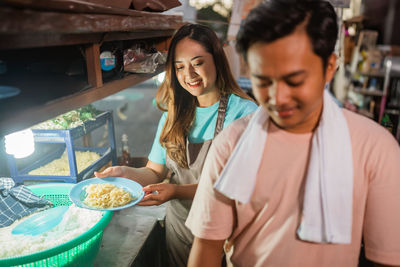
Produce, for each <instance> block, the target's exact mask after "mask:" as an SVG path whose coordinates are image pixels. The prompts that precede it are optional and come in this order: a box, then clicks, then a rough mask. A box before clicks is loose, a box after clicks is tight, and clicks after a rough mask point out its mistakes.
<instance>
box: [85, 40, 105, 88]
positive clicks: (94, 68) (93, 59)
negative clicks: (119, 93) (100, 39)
mask: <svg viewBox="0 0 400 267" xmlns="http://www.w3.org/2000/svg"><path fill="white" fill-rule="evenodd" d="M85 55H86V69H87V75H88V83H89V84H90V85H91V86H93V87H101V86H103V78H102V76H101V66H100V45H99V44H91V45H89V46H88V47H87V48H86V49H85Z"/></svg>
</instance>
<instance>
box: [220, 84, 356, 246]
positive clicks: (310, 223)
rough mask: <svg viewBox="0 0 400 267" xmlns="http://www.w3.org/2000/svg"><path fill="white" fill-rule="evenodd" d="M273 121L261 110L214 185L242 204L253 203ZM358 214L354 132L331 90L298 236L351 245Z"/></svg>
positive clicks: (314, 148)
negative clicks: (354, 196)
mask: <svg viewBox="0 0 400 267" xmlns="http://www.w3.org/2000/svg"><path fill="white" fill-rule="evenodd" d="M268 118H269V116H268V113H267V112H266V110H265V109H264V108H263V107H262V106H260V107H259V108H258V109H257V110H256V112H255V114H254V115H253V117H252V118H251V120H250V122H249V124H248V126H247V128H246V129H245V131H244V132H243V134H242V136H241V137H240V139H239V141H238V143H237V145H236V147H235V149H234V151H233V153H232V154H231V156H230V158H229V160H228V162H227V164H226V165H225V168H224V169H223V171H222V173H221V175H220V177H219V178H218V180H217V181H216V183H215V185H214V187H215V188H216V190H218V191H219V192H221V193H222V194H224V195H226V196H227V197H229V198H231V199H234V200H237V201H239V202H242V203H248V202H249V201H250V198H251V195H252V193H253V191H254V187H255V184H256V179H257V173H258V169H259V166H260V162H261V158H262V156H263V152H264V146H265V144H266V140H267V132H268V129H267V125H268ZM243 177H246V179H243ZM301 178H302V177H299V179H301ZM352 214H353V156H352V149H351V140H350V133H349V129H348V125H347V122H346V118H345V117H344V115H343V112H342V111H341V109H340V108H339V106H338V105H337V104H336V103H335V102H334V100H333V99H332V96H331V95H329V93H328V92H326V91H325V92H324V101H323V111H322V115H321V119H320V121H319V125H318V127H317V129H316V130H315V132H314V134H313V137H312V145H311V153H310V160H309V166H308V171H307V177H306V185H305V195H304V203H303V217H302V221H301V223H300V226H299V228H298V230H297V235H298V237H299V238H300V239H302V240H305V241H310V242H318V243H337V244H349V243H351V234H352V231H351V230H352Z"/></svg>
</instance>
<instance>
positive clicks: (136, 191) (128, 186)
mask: <svg viewBox="0 0 400 267" xmlns="http://www.w3.org/2000/svg"><path fill="white" fill-rule="evenodd" d="M105 183H109V184H113V185H115V186H117V187H119V188H122V189H124V190H126V191H128V192H129V193H130V194H131V195H132V197H133V198H135V199H134V200H132V201H131V202H129V203H128V204H126V205H124V206H120V207H115V208H108V209H102V208H95V207H90V206H88V205H86V204H85V203H83V201H84V200H85V198H86V196H87V194H86V191H85V189H86V187H87V186H89V185H91V184H105ZM143 197H144V192H143V190H142V186H141V185H140V184H139V183H137V182H135V181H132V180H129V179H126V178H122V177H107V178H102V179H100V178H91V179H87V180H83V181H82V182H79V183H77V184H76V185H74V186H73V187H72V189H71V191H70V192H69V198H70V199H71V201H72V202H73V203H75V205H76V206H78V207H81V208H85V209H91V210H103V211H104V210H111V211H113V210H121V209H126V208H129V207H132V206H133V205H136V204H137V203H138V202H140V201H141V200H142V198H143Z"/></svg>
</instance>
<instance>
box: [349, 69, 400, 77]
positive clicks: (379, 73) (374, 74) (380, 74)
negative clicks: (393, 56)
mask: <svg viewBox="0 0 400 267" xmlns="http://www.w3.org/2000/svg"><path fill="white" fill-rule="evenodd" d="M357 74H359V75H363V76H369V77H382V78H383V77H385V72H384V71H383V70H374V71H369V72H357ZM390 77H400V72H398V71H391V72H390Z"/></svg>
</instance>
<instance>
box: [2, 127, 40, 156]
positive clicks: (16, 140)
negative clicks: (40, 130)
mask: <svg viewBox="0 0 400 267" xmlns="http://www.w3.org/2000/svg"><path fill="white" fill-rule="evenodd" d="M5 145H6V152H7V154H10V155H14V157H15V158H18V159H20V158H25V157H27V156H29V155H31V154H32V153H33V151H35V142H34V141H33V133H32V130H31V129H25V130H22V131H19V132H15V133H12V134H9V135H6V137H5Z"/></svg>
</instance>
